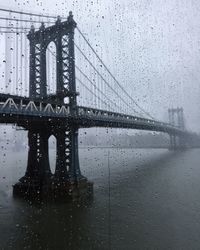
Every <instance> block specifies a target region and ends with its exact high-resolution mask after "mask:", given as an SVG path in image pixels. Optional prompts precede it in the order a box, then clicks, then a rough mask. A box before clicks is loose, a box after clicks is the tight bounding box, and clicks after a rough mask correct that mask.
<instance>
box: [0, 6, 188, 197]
mask: <svg viewBox="0 0 200 250" xmlns="http://www.w3.org/2000/svg"><path fill="white" fill-rule="evenodd" d="M0 12H1V13H2V15H1V17H0V20H1V23H2V26H0V36H1V40H0V45H1V48H5V49H4V51H2V53H1V55H0V56H1V59H2V62H3V66H2V67H1V69H0V70H1V75H2V80H1V85H0V86H1V94H0V123H2V124H16V125H17V126H19V127H22V128H24V129H25V130H27V131H28V145H29V150H28V162H27V169H26V172H25V175H24V176H23V177H22V178H21V179H20V180H19V182H18V183H17V184H15V185H14V187H13V188H14V193H15V194H23V195H24V194H28V193H29V194H30V193H49V192H53V193H54V194H56V195H57V194H59V193H64V194H65V195H66V194H67V195H69V196H72V195H73V193H75V194H79V193H80V192H81V190H83V189H85V190H87V189H88V187H89V186H91V184H90V183H89V182H88V181H87V178H86V177H84V176H82V174H81V170H80V165H79V157H78V131H79V128H90V127H110V128H129V129H139V130H149V131H158V132H164V133H167V134H169V138H170V143H169V147H170V149H173V150H175V149H178V148H183V147H185V146H186V141H187V137H188V136H190V134H191V133H189V132H188V131H187V130H186V129H185V125H184V115H183V109H182V108H176V109H174V108H173V109H169V110H168V113H169V122H168V123H166V122H162V121H158V120H157V119H155V118H154V117H153V116H151V114H149V113H148V112H147V111H145V110H144V109H143V108H142V107H141V106H140V105H139V104H138V103H137V102H136V101H135V100H134V98H133V97H132V95H131V94H130V93H129V92H128V91H127V90H126V89H125V88H124V87H123V85H121V84H120V83H119V81H118V80H117V79H116V78H115V76H114V75H113V74H112V73H111V71H110V70H109V69H108V67H107V66H106V65H105V63H104V62H103V60H102V59H101V57H100V56H99V55H98V53H97V52H96V50H95V49H94V48H93V47H92V45H91V44H90V42H89V41H88V40H87V39H86V37H85V35H84V33H82V32H81V30H80V29H79V27H78V26H77V24H76V22H75V21H74V19H73V15H72V12H69V16H68V17H67V18H64V17H62V18H61V17H55V16H50V15H46V16H45V15H39V14H32V13H26V12H20V11H10V10H6V9H0ZM51 135H54V136H55V138H56V146H57V148H56V150H57V153H56V168H55V174H52V173H51V170H50V165H49V155H48V140H49V137H50V136H51Z"/></svg>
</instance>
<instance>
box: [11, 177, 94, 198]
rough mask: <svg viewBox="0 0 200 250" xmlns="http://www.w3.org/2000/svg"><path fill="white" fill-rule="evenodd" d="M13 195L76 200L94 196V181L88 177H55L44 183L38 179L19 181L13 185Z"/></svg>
mask: <svg viewBox="0 0 200 250" xmlns="http://www.w3.org/2000/svg"><path fill="white" fill-rule="evenodd" d="M13 196H14V197H15V198H17V197H19V198H24V199H26V200H38V201H39V200H42V201H44V200H49V201H54V200H55V201H56V200H66V201H76V200H82V199H83V200H84V199H87V198H91V197H92V196H93V183H92V182H89V181H88V180H87V179H85V178H84V179H81V180H79V181H74V182H70V181H65V182H57V181H55V180H54V179H53V178H52V179H51V181H48V182H46V183H43V184H42V185H41V184H40V183H39V182H37V181H33V180H31V181H19V182H18V183H16V184H15V185H13Z"/></svg>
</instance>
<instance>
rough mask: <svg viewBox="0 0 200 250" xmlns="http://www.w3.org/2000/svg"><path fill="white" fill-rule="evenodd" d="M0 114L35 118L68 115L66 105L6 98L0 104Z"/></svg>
mask: <svg viewBox="0 0 200 250" xmlns="http://www.w3.org/2000/svg"><path fill="white" fill-rule="evenodd" d="M0 112H1V113H4V114H21V115H35V116H57V117H63V116H66V115H68V116H69V114H70V112H69V106H68V105H67V104H64V105H58V104H52V103H47V102H42V101H32V100H30V101H28V102H27V101H26V102H24V101H23V99H20V100H19V99H18V100H14V99H13V98H8V99H7V100H5V101H1V102H0Z"/></svg>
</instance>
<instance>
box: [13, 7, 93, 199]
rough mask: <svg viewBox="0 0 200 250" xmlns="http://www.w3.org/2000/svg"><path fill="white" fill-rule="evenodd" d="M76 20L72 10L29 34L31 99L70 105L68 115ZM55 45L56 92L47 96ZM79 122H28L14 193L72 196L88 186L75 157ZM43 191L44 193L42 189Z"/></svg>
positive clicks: (73, 95) (73, 101) (73, 105)
mask: <svg viewBox="0 0 200 250" xmlns="http://www.w3.org/2000/svg"><path fill="white" fill-rule="evenodd" d="M75 28H76V22H75V21H74V19H73V15H72V12H70V13H69V16H68V18H67V21H64V22H61V20H60V18H59V17H58V19H57V21H56V23H55V25H53V26H50V27H47V28H46V27H45V25H44V24H43V23H42V25H41V27H40V29H39V30H37V31H35V29H34V27H33V26H32V27H31V30H30V32H29V34H28V39H29V42H30V86H29V97H30V99H32V100H34V101H36V100H40V101H41V100H42V101H43V102H50V103H52V105H56V104H64V103H66V102H67V103H66V105H68V106H69V111H70V115H71V116H76V112H77V95H78V94H77V92H76V80H75V55H74V30H75ZM51 42H54V43H55V46H56V64H57V65H56V83H55V84H56V94H55V95H47V76H46V53H47V47H48V45H49V43H51ZM78 129H79V127H78V125H76V124H74V123H72V122H71V123H70V122H68V123H66V124H63V123H62V122H61V121H60V120H59V119H58V120H55V121H54V122H52V121H51V122H49V124H46V123H41V121H40V120H38V122H35V123H31V124H28V123H27V130H28V144H29V151H28V163H27V170H26V173H25V176H24V177H22V178H21V179H20V180H19V182H18V183H17V184H15V185H14V193H16V194H18V193H22V194H23V193H26V192H27V191H28V190H29V191H31V192H32V193H33V191H37V192H40V193H42V192H43V191H45V192H47V191H48V192H49V191H50V192H51V193H54V194H56V195H59V194H61V193H64V194H66V193H67V194H69V195H71V196H73V190H74V193H76V194H78V193H79V191H80V190H79V189H84V188H85V189H88V188H89V186H90V188H91V183H88V181H87V179H86V178H85V177H83V176H82V174H81V171H80V167H79V156H78ZM51 135H54V136H55V137H56V140H57V149H56V150H57V152H56V168H55V174H54V175H52V173H51V171H50V166H49V155H48V139H49V137H50V136H51ZM43 193H44V192H43Z"/></svg>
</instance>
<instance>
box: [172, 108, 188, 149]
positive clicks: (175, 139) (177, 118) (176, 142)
mask: <svg viewBox="0 0 200 250" xmlns="http://www.w3.org/2000/svg"><path fill="white" fill-rule="evenodd" d="M168 115H169V123H170V124H171V125H173V126H177V127H178V128H180V129H182V130H184V129H185V124H184V115H183V108H171V109H168ZM169 136H170V149H171V150H177V149H180V148H184V147H185V143H184V138H182V136H177V135H175V134H170V135H169Z"/></svg>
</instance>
